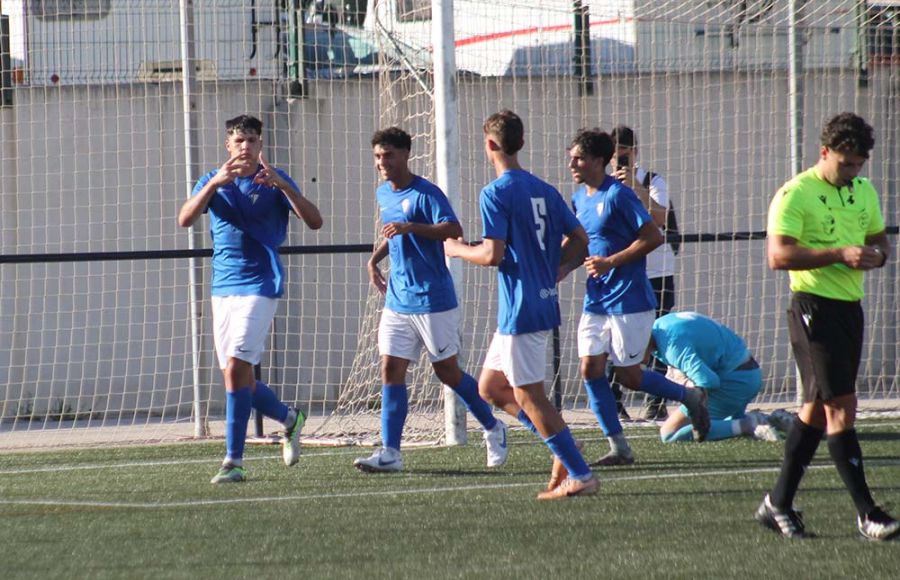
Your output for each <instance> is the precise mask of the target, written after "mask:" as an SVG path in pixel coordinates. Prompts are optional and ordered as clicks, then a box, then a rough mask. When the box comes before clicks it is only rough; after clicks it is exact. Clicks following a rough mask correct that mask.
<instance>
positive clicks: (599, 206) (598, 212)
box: [597, 203, 603, 216]
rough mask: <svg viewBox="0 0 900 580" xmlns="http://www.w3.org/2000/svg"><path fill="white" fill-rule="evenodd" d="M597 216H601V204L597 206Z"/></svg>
mask: <svg viewBox="0 0 900 580" xmlns="http://www.w3.org/2000/svg"><path fill="white" fill-rule="evenodd" d="M597 215H599V216H602V215H603V204H602V203H598V204H597Z"/></svg>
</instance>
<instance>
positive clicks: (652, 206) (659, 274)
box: [610, 125, 678, 421]
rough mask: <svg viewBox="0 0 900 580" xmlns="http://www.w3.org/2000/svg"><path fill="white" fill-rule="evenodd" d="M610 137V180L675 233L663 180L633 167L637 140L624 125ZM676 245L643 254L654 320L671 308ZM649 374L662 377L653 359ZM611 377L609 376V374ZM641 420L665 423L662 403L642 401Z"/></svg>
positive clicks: (649, 399)
mask: <svg viewBox="0 0 900 580" xmlns="http://www.w3.org/2000/svg"><path fill="white" fill-rule="evenodd" d="M610 136H611V137H612V139H613V142H614V143H615V145H616V150H615V155H616V166H615V170H614V172H613V177H615V178H616V179H618V180H619V181H621V182H622V183H624V184H625V185H627V186H628V187H630V188H631V189H632V190H633V191H634V193H635V195H637V197H638V199H639V200H641V203H642V204H643V206H644V207H645V208H647V211H648V212H649V213H650V217H651V218H652V219H653V223H655V224H656V226H657V227H658V228H659V229H660V231H661V232H662V233H663V234H666V233H675V230H676V228H677V224H676V222H675V213H674V211H675V210H674V209H673V207H672V200H671V198H670V197H669V189H668V185H667V184H666V181H665V179H663V178H662V176H661V175H659V174H658V173H654V172H652V171H648V170H646V169H644V168H643V167H640V166H639V165H638V164H637V163H636V159H637V138H636V137H635V135H634V131H633V130H632V129H631V128H630V127H627V126H625V125H618V126H617V127H616V128H614V129H613V130H612V132H611V133H610ZM677 253H678V244H677V243H676V244H672V243H670V242H666V243H664V244H663V245H661V246H659V247H658V248H656V249H655V250H653V251H652V252H650V253H649V254H647V277H648V278H649V279H650V285H651V286H652V287H653V292H654V294H656V303H657V306H656V317H657V318H659V317H660V316H664V315H666V314H668V313H669V312H671V311H672V309H673V308H675V265H676V254H677ZM651 364H652V368H653V370H655V371H657V372H659V373H662V374H665V373H666V365H664V364H662V363H661V362H660V361H659V360H657V359H655V358H654V359H652V361H651ZM611 374H612V373H611ZM613 378H614V377H612V376H610V382H611V383H613V392H614V393H615V395H616V407H617V409H618V411H619V416H620V417H622V418H623V419H629V418H630V417H628V412H627V411H626V410H625V407H624V405H623V404H622V389H621V387H620V386H619V384H618V383H616V382H614V381H613ZM643 415H644V418H645V419H649V420H659V421H662V420H665V419H666V417H668V410H667V409H666V403H665V400H664V399H662V398H660V397H655V396H653V395H647V396H646V397H645V399H644V413H643Z"/></svg>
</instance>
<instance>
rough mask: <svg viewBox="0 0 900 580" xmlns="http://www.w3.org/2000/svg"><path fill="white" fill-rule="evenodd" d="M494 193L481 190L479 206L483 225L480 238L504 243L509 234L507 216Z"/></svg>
mask: <svg viewBox="0 0 900 580" xmlns="http://www.w3.org/2000/svg"><path fill="white" fill-rule="evenodd" d="M496 193H497V192H496V191H495V190H492V189H483V190H481V199H480V200H479V206H480V208H481V221H482V223H483V224H484V233H483V236H482V237H485V238H490V239H492V240H503V241H506V237H507V234H508V233H509V216H507V214H506V208H505V207H503V204H502V202H501V200H500V199H498V198H497V195H496Z"/></svg>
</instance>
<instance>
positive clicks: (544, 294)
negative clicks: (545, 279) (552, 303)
mask: <svg viewBox="0 0 900 580" xmlns="http://www.w3.org/2000/svg"><path fill="white" fill-rule="evenodd" d="M555 296H559V292H558V291H557V290H556V287H553V288H541V298H544V299H547V298H552V297H555Z"/></svg>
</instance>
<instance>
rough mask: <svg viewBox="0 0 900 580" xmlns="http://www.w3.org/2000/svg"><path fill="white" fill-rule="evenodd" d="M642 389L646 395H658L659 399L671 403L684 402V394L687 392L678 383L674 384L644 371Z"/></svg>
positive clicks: (658, 375)
mask: <svg viewBox="0 0 900 580" xmlns="http://www.w3.org/2000/svg"><path fill="white" fill-rule="evenodd" d="M640 389H641V390H642V391H644V392H645V393H650V394H651V395H656V396H657V397H662V398H664V399H669V400H671V401H683V400H684V394H685V393H686V392H687V390H686V389H685V388H684V387H683V386H681V385H679V384H678V383H673V382H672V381H670V380H669V379H667V378H666V377H664V376H663V375H661V374H659V373H657V372H654V371H644V373H643V375H642V378H641V386H640Z"/></svg>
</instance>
